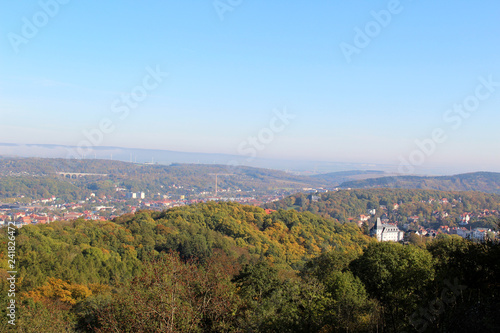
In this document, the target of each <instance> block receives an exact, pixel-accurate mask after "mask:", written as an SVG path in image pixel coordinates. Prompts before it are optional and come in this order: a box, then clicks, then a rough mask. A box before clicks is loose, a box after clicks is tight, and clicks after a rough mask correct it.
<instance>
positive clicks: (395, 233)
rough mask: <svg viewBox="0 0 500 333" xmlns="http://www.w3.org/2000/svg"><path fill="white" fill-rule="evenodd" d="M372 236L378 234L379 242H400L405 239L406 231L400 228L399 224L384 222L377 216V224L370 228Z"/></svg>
mask: <svg viewBox="0 0 500 333" xmlns="http://www.w3.org/2000/svg"><path fill="white" fill-rule="evenodd" d="M370 236H372V237H374V236H376V237H377V239H378V241H379V242H385V241H393V242H399V241H400V240H403V237H404V232H402V231H401V230H399V228H398V226H397V225H395V224H385V223H382V222H381V221H380V218H377V222H375V225H374V226H373V227H372V228H371V229H370Z"/></svg>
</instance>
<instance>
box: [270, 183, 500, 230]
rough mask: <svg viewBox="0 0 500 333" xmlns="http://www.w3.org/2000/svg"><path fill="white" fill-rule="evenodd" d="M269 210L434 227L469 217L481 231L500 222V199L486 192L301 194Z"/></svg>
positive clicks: (398, 191)
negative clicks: (378, 218)
mask: <svg viewBox="0 0 500 333" xmlns="http://www.w3.org/2000/svg"><path fill="white" fill-rule="evenodd" d="M395 205H397V206H395ZM265 207H266V208H272V209H291V208H293V209H295V210H297V211H299V212H305V211H309V212H312V213H315V214H319V215H321V216H324V217H327V216H328V217H333V218H335V219H337V220H339V221H341V222H346V221H349V219H350V218H351V219H353V220H354V221H356V220H359V217H360V215H362V214H367V215H369V214H368V213H367V211H368V210H369V209H375V210H376V214H375V216H381V215H382V214H386V215H388V218H389V219H390V220H391V222H399V223H401V224H404V223H407V222H409V218H410V217H416V219H418V221H419V223H421V224H424V225H433V226H434V227H437V226H439V225H449V226H457V225H458V223H459V220H460V218H461V217H462V216H463V214H465V213H467V214H468V215H470V216H474V220H473V221H471V222H474V223H477V225H476V226H477V227H482V226H485V227H489V228H492V229H493V228H495V227H496V225H497V223H498V221H499V216H498V211H500V196H499V195H496V194H489V193H482V192H451V191H434V190H406V189H352V190H340V191H333V192H328V193H317V194H314V195H311V194H309V195H306V194H303V193H297V194H294V195H291V196H289V197H287V198H285V199H283V200H279V201H276V202H272V203H268V204H266V205H265ZM395 208H396V209H395ZM485 210H486V213H485ZM492 212H493V213H494V214H491V213H492Z"/></svg>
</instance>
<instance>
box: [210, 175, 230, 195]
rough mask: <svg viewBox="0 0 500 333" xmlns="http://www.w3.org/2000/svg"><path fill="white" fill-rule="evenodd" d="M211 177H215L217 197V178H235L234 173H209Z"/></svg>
mask: <svg viewBox="0 0 500 333" xmlns="http://www.w3.org/2000/svg"><path fill="white" fill-rule="evenodd" d="M209 175H212V176H214V175H215V195H217V176H234V173H209Z"/></svg>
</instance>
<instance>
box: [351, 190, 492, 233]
mask: <svg viewBox="0 0 500 333" xmlns="http://www.w3.org/2000/svg"><path fill="white" fill-rule="evenodd" d="M433 201H434V199H429V201H428V203H429V204H431V203H432V202H433ZM453 201H454V202H455V201H457V200H455V199H453ZM439 202H440V203H441V204H449V201H448V199H446V198H442V199H440V200H439ZM398 208H399V205H398V204H397V203H396V204H393V205H392V209H393V211H396V210H398ZM380 209H381V210H383V211H384V210H387V207H386V206H380ZM375 214H376V210H375V209H368V211H367V214H366V215H364V214H361V215H359V217H358V225H359V226H360V227H361V226H362V224H363V223H364V222H368V221H369V220H370V218H371V217H372V216H373V215H375ZM432 214H433V216H435V217H440V218H446V217H448V216H449V213H448V212H446V211H434V212H432ZM499 215H500V214H499V212H498V211H496V210H488V209H484V210H482V211H480V212H476V213H472V212H465V213H463V214H461V215H460V217H459V223H458V224H459V226H458V227H449V226H446V225H444V226H440V227H439V228H438V229H432V228H424V227H423V226H418V227H417V228H416V229H414V230H412V229H409V225H408V224H403V225H399V226H398V224H396V223H389V218H388V216H387V214H382V216H381V217H379V218H377V220H376V222H375V224H374V225H373V227H372V228H371V229H370V236H372V237H376V238H377V239H378V240H379V241H394V242H399V241H403V240H404V237H405V234H406V236H409V235H410V234H412V233H413V234H416V235H419V236H426V237H436V236H437V235H439V234H449V235H458V236H460V237H463V238H466V239H472V240H477V241H485V240H494V239H497V238H499V237H500V232H497V231H493V230H491V229H489V228H471V227H470V226H469V222H470V221H471V219H472V218H473V217H475V218H484V217H488V216H499ZM418 220H419V217H418V216H416V215H415V216H409V217H408V222H410V223H411V222H418ZM468 226H469V227H468Z"/></svg>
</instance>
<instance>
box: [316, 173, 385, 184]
mask: <svg viewBox="0 0 500 333" xmlns="http://www.w3.org/2000/svg"><path fill="white" fill-rule="evenodd" d="M383 175H386V173H385V172H384V171H379V170H349V171H337V172H330V173H324V174H319V175H314V176H311V178H314V179H317V180H322V181H325V182H328V183H330V184H333V185H335V184H337V185H339V184H341V183H343V182H347V181H351V180H360V179H368V178H376V177H381V176H383Z"/></svg>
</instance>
